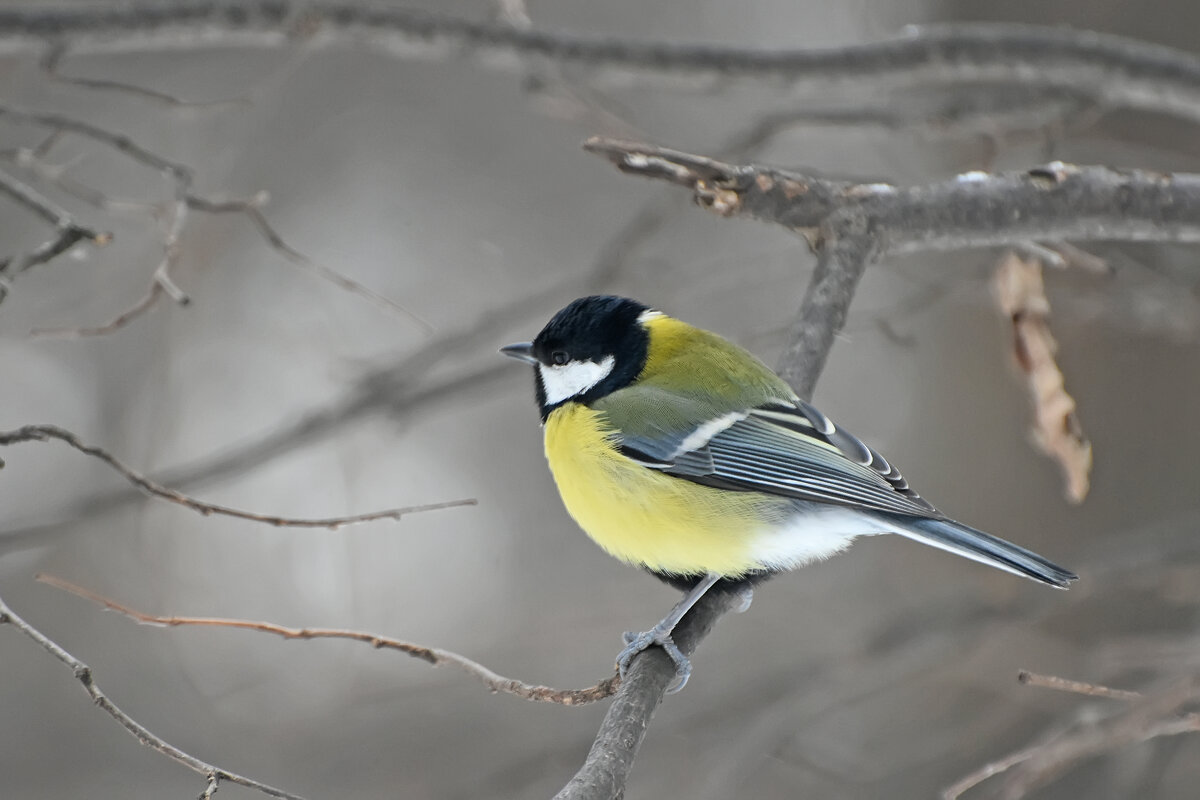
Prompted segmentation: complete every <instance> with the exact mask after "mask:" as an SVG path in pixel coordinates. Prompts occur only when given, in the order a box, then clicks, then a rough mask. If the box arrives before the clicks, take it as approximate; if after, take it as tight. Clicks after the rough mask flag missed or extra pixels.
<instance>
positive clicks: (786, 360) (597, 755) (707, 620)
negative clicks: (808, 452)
mask: <svg viewBox="0 0 1200 800" xmlns="http://www.w3.org/2000/svg"><path fill="white" fill-rule="evenodd" d="M595 141H596V140H592V141H591V142H589V145H593V144H594V143H595ZM688 158H691V159H693V160H694V159H695V157H690V156H689V157H688ZM701 162H704V163H701ZM705 163H707V164H710V165H711V164H715V163H717V162H711V161H709V160H708V159H701V160H700V161H696V162H695V164H694V165H693V166H695V165H699V171H700V172H703V171H704V170H705V165H704V164H705ZM664 173H665V175H666V176H671V177H674V178H677V179H680V180H677V181H676V182H682V183H684V184H685V185H688V184H689V183H690V184H692V185H693V186H697V185H699V184H700V183H703V182H704V181H705V180H706V177H698V178H697V179H696V180H695V181H684V180H682V179H681V176H680V173H678V172H676V171H674V170H673V169H672V168H671V167H670V166H666V165H664ZM709 176H710V177H711V175H709ZM719 191H721V190H717V192H719ZM720 202H723V201H722V200H721V198H720V197H719V195H714V203H720ZM824 230H825V237H824V238H823V239H822V240H821V241H820V242H817V243H815V245H814V246H816V247H818V266H817V271H816V272H815V273H814V274H813V277H812V279H811V280H810V282H809V285H808V289H807V290H806V292H805V295H804V299H803V301H802V302H801V304H800V312H799V314H798V316H797V322H796V324H795V325H794V326H793V329H792V332H791V336H790V342H789V346H788V348H787V350H786V352H785V354H784V356H783V358H782V361H781V364H780V369H779V374H780V375H781V376H783V377H784V378H785V379H786V380H788V382H789V383H791V385H792V388H793V389H795V391H796V393H797V394H798V395H800V396H801V397H804V398H808V397H811V396H812V390H813V387H814V386H815V385H816V381H817V377H818V376H819V375H820V373H821V370H822V368H823V367H824V366H825V361H826V358H827V357H828V355H829V351H830V349H831V348H832V347H833V342H834V339H835V337H836V336H837V334H838V332H839V331H840V330H841V328H842V326H843V324H844V323H845V319H846V312H847V310H848V308H849V306H850V301H851V300H852V299H853V297H854V290H855V288H856V287H857V285H858V280H859V278H860V277H861V276H862V274H863V271H864V270H865V269H866V265H867V263H868V262H870V261H872V260H874V259H875V258H877V257H878V256H879V253H880V247H879V242H878V239H877V236H876V234H875V232H874V231H873V230H871V229H870V228H867V227H863V226H860V225H859V224H858V221H857V220H856V219H854V218H846V219H834V220H832V221H831V222H829V223H828V224H827V225H825V227H824ZM737 604H738V598H737V596H736V595H732V594H728V593H722V592H710V593H708V594H707V595H705V596H704V597H702V598H701V600H700V602H698V603H697V604H696V605H695V606H693V608H692V610H691V611H690V612H688V614H687V616H685V617H684V618H683V620H682V621H681V622H680V624H679V625H678V626H677V627H676V628H675V631H674V633H673V638H674V640H675V643H676V645H678V646H679V649H680V650H681V651H683V653H684V655H691V654H692V652H693V651H694V650H695V648H696V645H698V644H699V643H700V641H702V640H703V639H704V637H705V636H707V635H708V632H709V631H710V630H711V629H712V627H713V625H714V624H716V621H717V620H718V619H719V618H720V617H721V616H722V615H723V614H725V613H726V612H727V611H729V610H730V609H731V608H732V607H734V606H735V605H737ZM674 677H675V665H674V663H673V662H672V661H671V659H670V658H668V657H667V655H666V653H665V652H663V651H662V650H661V649H660V648H650V649H649V650H646V651H644V652H642V653H641V654H639V655H638V656H637V657H636V658H634V660H633V662H632V663H631V664H630V668H629V670H628V672H626V675H625V680H624V681H623V682H622V683H621V686H620V687H619V688H618V690H617V695H616V697H615V698H614V700H613V703H612V705H611V706H609V709H608V713H607V714H605V717H604V722H603V723H602V724H601V726H600V730H599V732H598V733H597V735H596V738H595V740H594V741H593V742H592V747H591V750H590V751H589V752H588V755H587V758H586V760H585V761H584V764H583V766H581V767H580V768H579V771H578V772H577V773H576V774H575V776H574V777H572V778H571V780H570V781H569V782H568V783H567V785H566V786H564V787H563V789H562V790H561V791H560V792H559V793H558V794H557V795H556V796H555V797H556V800H602V799H605V800H606V799H607V798H615V797H621V796H623V794H624V787H625V783H626V780H627V779H628V775H629V772H630V770H631V769H632V768H633V761H634V758H635V757H636V756H637V751H638V748H639V747H640V746H641V742H642V738H643V737H644V736H645V733H646V730H647V729H648V728H649V725H650V719H651V717H652V716H653V714H654V711H655V710H656V709H657V708H658V704H659V703H661V702H662V699H663V694H664V692H665V691H666V689H667V687H668V686H669V685H670V683H671V681H672V680H673V679H674Z"/></svg>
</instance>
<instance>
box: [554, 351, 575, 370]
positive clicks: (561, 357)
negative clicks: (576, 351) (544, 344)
mask: <svg viewBox="0 0 1200 800" xmlns="http://www.w3.org/2000/svg"><path fill="white" fill-rule="evenodd" d="M550 360H551V361H553V362H554V365H555V366H557V367H561V366H562V365H563V364H565V363H567V362H568V361H570V360H571V357H570V356H569V355H567V351H566V350H555V351H554V352H553V353H551V354H550Z"/></svg>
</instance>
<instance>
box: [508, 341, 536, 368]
mask: <svg viewBox="0 0 1200 800" xmlns="http://www.w3.org/2000/svg"><path fill="white" fill-rule="evenodd" d="M500 352H501V353H504V355H506V356H508V357H509V358H515V359H517V360H518V361H524V362H525V363H526V364H536V363H538V360H537V357H536V356H534V354H533V343H531V342H517V343H516V344H506V345H504V347H501V348H500Z"/></svg>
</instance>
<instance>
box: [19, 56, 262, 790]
mask: <svg viewBox="0 0 1200 800" xmlns="http://www.w3.org/2000/svg"><path fill="white" fill-rule="evenodd" d="M68 55H69V45H68V43H67V42H66V41H62V40H60V41H58V42H56V43H54V44H53V45H52V46H51V47H50V48H49V49H48V50H47V51H46V52H45V53H44V54H43V56H42V58H41V60H40V62H39V66H40V67H41V68H42V69H43V70H44V71H45V72H46V74H47V75H49V76H50V77H51V78H52V79H54V80H56V81H58V82H59V83H64V84H67V85H70V86H79V87H81V88H84V89H90V90H92V91H107V92H116V93H119V94H126V95H130V96H132V97H139V98H142V99H144V100H150V101H153V102H155V103H161V104H163V105H166V106H170V107H172V108H178V109H192V110H194V109H217V108H226V107H232V106H243V107H245V106H249V105H250V100H249V99H248V98H246V97H233V98H227V99H223V100H212V101H207V102H196V101H193V100H184V99H183V98H180V97H176V96H175V95H172V94H167V93H166V92H160V91H157V90H155V89H149V88H147V87H145V86H138V85H136V84H132V83H125V82H123V81H113V80H105V79H103V78H82V77H78V76H75V75H65V74H63V73H62V72H61V71H59V66H60V65H61V63H62V61H63V60H64V59H65V58H66V57H67V56H68ZM213 791H214V792H215V791H216V787H215V786H214V787H213Z"/></svg>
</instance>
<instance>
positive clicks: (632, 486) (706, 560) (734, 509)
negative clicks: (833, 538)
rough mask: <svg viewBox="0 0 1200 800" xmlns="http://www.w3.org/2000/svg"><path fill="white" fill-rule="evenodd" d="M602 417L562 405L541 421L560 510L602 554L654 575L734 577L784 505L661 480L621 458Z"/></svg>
mask: <svg viewBox="0 0 1200 800" xmlns="http://www.w3.org/2000/svg"><path fill="white" fill-rule="evenodd" d="M614 442H615V438H614V435H613V432H612V430H611V429H610V428H609V427H608V425H607V424H606V421H605V419H604V416H603V414H602V413H601V412H599V411H596V410H594V409H591V408H588V407H586V406H583V405H580V404H578V403H566V404H565V405H562V406H560V407H559V408H557V409H555V410H554V411H553V412H551V414H550V417H549V419H547V420H546V459H547V460H548V461H549V462H550V471H551V472H552V473H553V474H554V480H555V482H557V484H558V491H559V493H560V494H561V495H562V499H563V503H564V504H565V505H566V507H567V511H569V512H570V514H571V516H572V517H573V518H574V519H575V521H576V522H577V523H579V526H580V527H581V528H583V529H584V531H586V532H587V534H588V535H589V536H591V537H592V539H594V540H595V541H596V543H597V544H599V545H600V546H601V547H602V548H604V549H605V550H606V551H608V553H609V554H610V555H612V556H614V557H616V558H619V559H621V560H622V561H626V562H629V563H631V564H636V565H638V566H643V567H649V568H650V569H652V570H655V571H656V572H669V573H676V574H684V575H690V574H697V573H705V572H715V573H717V574H719V575H723V576H727V577H737V576H741V575H744V574H746V573H747V572H751V571H753V570H755V569H758V568H761V567H762V564H761V563H759V562H757V561H755V560H754V557H753V555H752V553H751V542H752V541H753V540H754V539H755V538H756V535H757V534H759V533H761V532H764V531H765V530H766V529H767V528H769V527H770V525H771V523H772V522H778V521H779V520H780V519H782V517H783V516H784V515H785V514H786V502H785V501H782V500H781V499H779V498H774V497H770V496H768V495H765V494H759V493H756V492H729V491H721V490H718V489H712V488H710V487H707V486H701V485H699V484H696V483H692V482H690V481H687V480H682V479H680V478H674V477H671V476H669V475H664V474H662V473H660V472H657V471H656V470H654V469H651V468H649V467H644V466H641V465H640V464H638V463H636V462H634V461H632V460H630V459H628V458H626V457H625V456H623V455H621V454H620V452H619V451H618V450H617V449H616V448H615V447H614Z"/></svg>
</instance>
